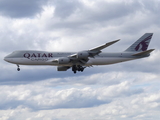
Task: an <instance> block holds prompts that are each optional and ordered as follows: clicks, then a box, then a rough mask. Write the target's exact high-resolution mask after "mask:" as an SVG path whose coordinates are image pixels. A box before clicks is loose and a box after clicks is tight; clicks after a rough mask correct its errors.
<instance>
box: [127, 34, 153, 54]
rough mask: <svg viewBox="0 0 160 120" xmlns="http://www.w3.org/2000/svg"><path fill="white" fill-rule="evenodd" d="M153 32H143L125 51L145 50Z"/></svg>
mask: <svg viewBox="0 0 160 120" xmlns="http://www.w3.org/2000/svg"><path fill="white" fill-rule="evenodd" d="M152 35H153V33H145V34H144V35H143V36H142V37H140V38H139V39H138V40H137V41H136V42H135V43H133V44H132V45H131V46H130V47H129V48H128V49H126V50H125V52H142V51H146V50H147V48H148V45H149V43H150V40H151V38H152Z"/></svg>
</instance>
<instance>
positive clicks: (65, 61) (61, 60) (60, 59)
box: [58, 57, 70, 64]
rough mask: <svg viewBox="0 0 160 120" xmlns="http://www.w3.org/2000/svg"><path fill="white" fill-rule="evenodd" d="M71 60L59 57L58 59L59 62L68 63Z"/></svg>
mask: <svg viewBox="0 0 160 120" xmlns="http://www.w3.org/2000/svg"><path fill="white" fill-rule="evenodd" d="M69 62H70V59H69V58H67V57H66V58H59V59H58V64H67V63H69Z"/></svg>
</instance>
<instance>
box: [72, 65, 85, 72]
mask: <svg viewBox="0 0 160 120" xmlns="http://www.w3.org/2000/svg"><path fill="white" fill-rule="evenodd" d="M84 68H85V67H83V66H81V65H73V66H72V71H73V72H74V73H76V72H77V71H81V72H83V70H84Z"/></svg>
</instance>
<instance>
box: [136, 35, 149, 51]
mask: <svg viewBox="0 0 160 120" xmlns="http://www.w3.org/2000/svg"><path fill="white" fill-rule="evenodd" d="M151 38H152V35H150V36H148V37H147V38H145V39H144V40H143V41H141V42H140V43H139V44H138V45H137V46H136V47H135V50H136V51H140V50H142V51H146V50H147V48H148V45H149V42H150V39H151Z"/></svg>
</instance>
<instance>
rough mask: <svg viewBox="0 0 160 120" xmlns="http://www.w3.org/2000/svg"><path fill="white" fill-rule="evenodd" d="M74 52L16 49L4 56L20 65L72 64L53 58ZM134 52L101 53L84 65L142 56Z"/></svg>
mask: <svg viewBox="0 0 160 120" xmlns="http://www.w3.org/2000/svg"><path fill="white" fill-rule="evenodd" d="M72 54H74V53H73V52H45V51H15V52H13V53H11V54H10V55H8V56H6V57H5V58H4V60H5V61H7V62H10V63H13V64H18V65H52V66H72V65H73V63H72V62H71V63H67V64H59V63H57V62H53V60H55V59H58V58H62V57H67V56H69V55H72ZM132 54H133V53H128V52H122V53H100V54H99V55H96V56H94V58H92V57H89V60H88V61H87V62H86V63H85V64H84V66H92V65H108V64H114V63H119V62H124V61H129V60H134V59H138V58H140V57H134V56H132Z"/></svg>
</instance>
